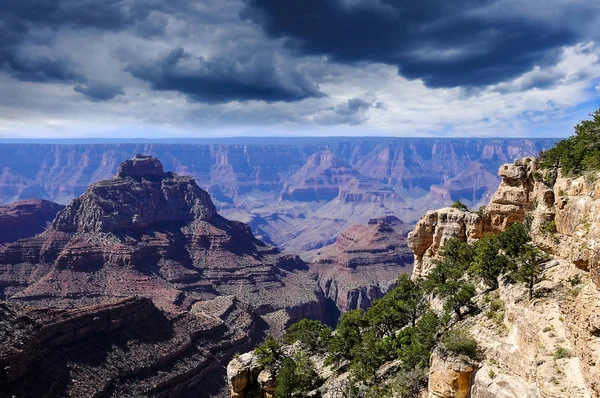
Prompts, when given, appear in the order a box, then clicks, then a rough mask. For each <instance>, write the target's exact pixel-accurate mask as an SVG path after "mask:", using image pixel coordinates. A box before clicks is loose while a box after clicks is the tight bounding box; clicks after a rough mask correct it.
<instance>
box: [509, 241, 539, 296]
mask: <svg viewBox="0 0 600 398" xmlns="http://www.w3.org/2000/svg"><path fill="white" fill-rule="evenodd" d="M546 261H548V256H547V255H546V253H544V252H543V251H541V250H540V249H538V248H537V247H535V246H532V245H526V246H524V247H523V250H522V252H521V253H520V254H519V256H518V257H517V258H516V259H515V262H514V263H513V265H512V267H511V269H510V271H509V273H508V276H509V278H511V279H513V280H516V281H517V282H522V283H524V284H525V286H526V287H527V290H528V294H529V300H531V299H532V298H533V292H534V288H535V285H536V284H537V283H539V282H541V281H542V280H543V279H544V277H543V272H544V269H543V267H542V265H543V263H545V262H546Z"/></svg>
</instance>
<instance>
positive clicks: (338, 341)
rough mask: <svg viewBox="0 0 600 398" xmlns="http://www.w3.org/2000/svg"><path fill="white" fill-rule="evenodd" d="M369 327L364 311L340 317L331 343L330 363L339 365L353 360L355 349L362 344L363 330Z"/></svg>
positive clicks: (328, 360)
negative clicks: (344, 361)
mask: <svg viewBox="0 0 600 398" xmlns="http://www.w3.org/2000/svg"><path fill="white" fill-rule="evenodd" d="M366 326H367V322H366V319H365V317H364V313H363V311H362V310H352V311H348V312H346V313H345V314H343V315H342V316H341V317H340V320H339V322H338V325H337V327H336V329H335V334H334V335H333V336H332V338H331V340H330V341H329V356H328V358H327V362H328V363H337V364H339V363H340V362H341V361H343V360H350V359H352V358H353V354H354V349H355V347H358V346H359V345H360V344H361V343H362V333H361V329H363V328H365V327H366Z"/></svg>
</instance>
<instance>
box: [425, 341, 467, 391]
mask: <svg viewBox="0 0 600 398" xmlns="http://www.w3.org/2000/svg"><path fill="white" fill-rule="evenodd" d="M474 373H475V369H474V367H473V364H472V363H471V362H470V361H468V360H465V359H463V358H460V357H449V358H445V357H442V356H441V355H440V353H439V352H434V353H433V354H432V355H431V363H430V366H429V385H428V387H427V390H428V391H429V398H450V397H451V398H468V397H470V396H471V394H470V393H471V384H472V378H473V374H474Z"/></svg>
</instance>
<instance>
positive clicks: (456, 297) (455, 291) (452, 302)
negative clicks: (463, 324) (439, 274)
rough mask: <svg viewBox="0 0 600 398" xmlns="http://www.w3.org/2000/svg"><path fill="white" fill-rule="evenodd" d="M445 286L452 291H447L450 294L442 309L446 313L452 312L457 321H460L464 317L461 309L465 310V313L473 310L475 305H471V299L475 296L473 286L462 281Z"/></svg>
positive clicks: (475, 292)
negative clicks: (464, 308)
mask: <svg viewBox="0 0 600 398" xmlns="http://www.w3.org/2000/svg"><path fill="white" fill-rule="evenodd" d="M447 286H450V287H452V290H450V289H448V291H450V292H451V293H449V294H448V295H447V296H446V302H445V303H444V309H445V310H446V311H453V312H454V313H455V314H456V316H457V317H458V319H459V320H462V319H463V316H464V313H463V312H462V309H463V307H466V308H467V312H468V311H471V310H473V309H475V304H474V303H473V297H475V295H476V294H477V291H476V289H475V286H473V284H472V283H469V282H466V281H464V280H460V281H451V282H449V283H448V284H447Z"/></svg>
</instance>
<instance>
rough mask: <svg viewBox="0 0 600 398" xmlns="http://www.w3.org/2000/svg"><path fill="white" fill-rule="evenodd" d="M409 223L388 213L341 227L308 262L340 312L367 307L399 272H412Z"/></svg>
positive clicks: (383, 291)
mask: <svg viewBox="0 0 600 398" xmlns="http://www.w3.org/2000/svg"><path fill="white" fill-rule="evenodd" d="M409 229H410V225H408V224H405V223H403V222H402V221H400V220H399V219H398V218H396V217H393V216H390V217H385V218H381V219H373V220H371V221H370V222H369V223H368V224H367V225H355V226H352V227H350V228H348V229H346V230H345V231H343V232H342V233H341V234H340V235H339V236H338V238H337V240H336V242H335V243H334V244H332V245H330V246H327V247H325V248H323V249H322V250H320V251H319V253H318V254H317V256H316V257H315V259H314V264H313V265H312V266H311V268H312V270H313V272H315V273H316V274H317V277H318V281H319V285H320V286H321V289H322V290H323V292H324V294H325V296H326V297H327V298H328V299H330V300H332V301H333V302H334V303H335V304H336V306H337V307H338V308H339V309H340V310H341V311H342V312H343V311H348V310H351V309H355V308H363V309H365V308H367V307H369V306H370V305H371V302H372V300H374V299H377V298H380V297H382V296H383V295H384V294H385V293H386V292H387V291H388V290H390V289H391V288H392V287H393V286H394V284H395V282H396V280H397V279H398V276H399V275H400V274H401V273H410V272H412V253H411V251H410V250H409V249H408V247H407V246H406V235H407V233H408V231H409Z"/></svg>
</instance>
